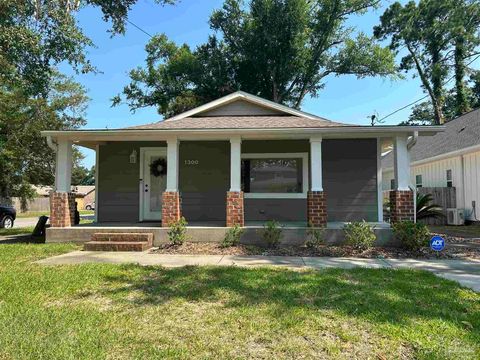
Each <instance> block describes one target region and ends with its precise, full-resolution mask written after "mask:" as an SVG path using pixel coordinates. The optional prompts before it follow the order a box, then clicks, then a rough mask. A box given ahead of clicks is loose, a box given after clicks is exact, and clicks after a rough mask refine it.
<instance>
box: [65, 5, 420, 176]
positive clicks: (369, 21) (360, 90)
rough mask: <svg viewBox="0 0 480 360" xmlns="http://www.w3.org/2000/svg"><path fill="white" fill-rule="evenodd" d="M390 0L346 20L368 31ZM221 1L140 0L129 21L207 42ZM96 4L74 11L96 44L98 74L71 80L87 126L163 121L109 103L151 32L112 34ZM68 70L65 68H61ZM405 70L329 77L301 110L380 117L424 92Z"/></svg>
mask: <svg viewBox="0 0 480 360" xmlns="http://www.w3.org/2000/svg"><path fill="white" fill-rule="evenodd" d="M391 2H392V1H384V7H383V8H381V9H378V10H375V11H370V12H369V13H367V14H365V15H362V16H359V17H354V18H352V19H350V20H349V25H352V26H356V27H357V29H358V30H361V31H363V32H365V33H367V34H369V35H370V34H371V33H372V28H373V26H374V25H376V24H378V22H379V17H380V15H381V14H382V13H383V10H384V9H385V7H388V6H389V5H390V4H391ZM222 4H223V0H181V2H179V3H178V4H177V5H175V6H165V7H163V6H160V5H158V4H156V3H155V2H154V0H139V1H138V3H137V4H136V5H134V7H133V8H132V11H131V12H130V13H129V20H130V21H131V22H133V23H134V24H136V25H138V26H139V27H141V28H142V29H143V30H145V31H146V32H147V33H149V34H157V33H165V34H166V35H167V36H168V38H169V39H170V40H173V41H175V42H176V43H177V44H181V43H186V44H188V45H189V46H191V47H192V48H194V47H196V46H197V45H199V44H201V43H203V42H205V41H206V40H207V38H208V35H209V34H211V30H210V29H209V26H208V19H209V17H210V15H211V13H212V11H213V10H214V9H218V8H220V7H221V6H222ZM101 16H102V15H101V12H100V10H98V9H95V8H92V7H87V8H84V9H82V10H81V11H80V12H79V13H78V21H79V24H80V26H81V27H82V28H83V30H84V32H85V34H86V35H87V36H89V37H90V38H91V39H92V40H93V42H94V43H95V45H96V47H95V48H90V49H89V50H88V58H89V59H90V61H91V62H92V64H93V65H94V66H96V67H97V68H98V69H99V70H100V73H98V74H80V75H75V76H74V77H75V79H76V80H77V81H78V82H80V83H81V84H83V85H84V86H85V88H86V89H87V90H88V96H89V97H90V99H91V101H90V103H89V106H88V110H87V116H86V117H87V125H86V126H85V127H84V128H86V129H105V128H109V129H112V128H121V127H126V126H133V125H139V124H144V123H150V122H155V121H159V120H161V116H160V115H159V114H158V113H157V111H156V109H155V108H153V107H152V108H144V109H140V110H137V111H136V112H135V113H132V112H131V111H130V109H129V108H128V106H127V105H120V106H118V107H113V108H112V107H111V100H110V99H111V98H112V97H113V96H115V95H116V94H119V93H120V92H121V91H122V89H123V87H124V86H125V85H127V84H128V83H129V77H128V72H129V70H131V69H133V68H135V67H138V66H143V65H144V64H145V55H146V53H145V50H144V49H145V45H146V44H147V42H148V40H149V36H148V35H147V34H145V33H143V32H142V31H140V30H138V29H137V28H135V27H134V26H132V25H130V24H127V31H126V34H125V35H117V36H114V37H111V34H110V33H108V29H109V28H110V24H108V23H105V22H104V21H102V18H101ZM61 70H63V71H64V72H67V73H69V72H70V73H71V71H69V69H68V68H66V67H65V68H61ZM411 75H412V74H408V75H407V76H406V78H405V79H404V80H395V81H391V80H388V79H382V78H371V77H370V78H365V79H357V78H356V77H354V76H340V77H335V76H330V77H327V78H326V80H325V88H324V90H322V91H321V92H320V94H319V97H317V98H307V99H306V100H305V101H304V103H303V105H302V110H304V111H306V112H309V113H313V114H316V115H319V116H322V117H325V118H327V119H330V120H334V121H340V122H346V123H351V124H362V125H367V124H369V119H368V118H367V117H368V116H369V115H372V114H373V113H374V112H376V113H378V114H379V115H380V117H383V116H385V115H387V114H389V113H391V112H392V111H395V110H397V109H398V108H400V107H402V106H404V105H407V104H409V103H411V102H412V101H415V100H417V99H418V98H420V97H422V96H424V93H423V92H422V89H421V88H420V84H419V81H418V79H413V78H412V76H411ZM409 113H410V109H409V108H407V109H406V110H403V111H400V112H398V113H396V114H395V115H392V116H390V117H389V118H388V119H387V120H386V122H385V124H398V123H399V122H401V121H403V120H406V119H407V118H408V115H409ZM81 150H82V152H83V153H84V154H85V155H86V158H85V159H84V165H85V166H87V167H91V166H92V165H94V163H95V154H94V152H93V151H91V150H87V149H85V150H84V149H83V148H82V149H81Z"/></svg>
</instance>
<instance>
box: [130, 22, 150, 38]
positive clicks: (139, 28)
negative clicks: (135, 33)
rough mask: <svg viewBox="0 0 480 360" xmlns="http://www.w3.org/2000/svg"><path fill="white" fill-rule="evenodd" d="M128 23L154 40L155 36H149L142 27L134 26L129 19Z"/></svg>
mask: <svg viewBox="0 0 480 360" xmlns="http://www.w3.org/2000/svg"><path fill="white" fill-rule="evenodd" d="M127 22H128V23H129V24H130V25H133V26H135V27H136V28H137V29H138V30H140V31H141V32H143V33H144V34H147V35H148V36H150V37H151V38H153V35H151V34H149V33H148V32H146V31H145V30H143V29H142V28H141V27H140V26H138V25H136V24H134V23H133V22H131V21H130V20H128V19H127Z"/></svg>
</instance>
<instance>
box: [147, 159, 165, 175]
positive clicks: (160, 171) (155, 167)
mask: <svg viewBox="0 0 480 360" xmlns="http://www.w3.org/2000/svg"><path fill="white" fill-rule="evenodd" d="M166 173H167V161H166V160H165V159H162V158H160V159H157V160H155V161H153V162H152V163H151V164H150V174H152V175H153V176H155V177H159V176H161V175H165V174H166Z"/></svg>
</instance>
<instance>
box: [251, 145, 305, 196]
mask: <svg viewBox="0 0 480 360" xmlns="http://www.w3.org/2000/svg"><path fill="white" fill-rule="evenodd" d="M307 166H308V157H307V154H288V155H287V154H244V155H243V159H242V190H243V191H244V192H245V197H257V198H258V197H265V198H269V197H287V198H288V197H303V196H304V195H305V196H306V191H307V189H308V187H307V186H308V185H307V184H306V181H307V180H306V179H307V178H308V176H306V171H307Z"/></svg>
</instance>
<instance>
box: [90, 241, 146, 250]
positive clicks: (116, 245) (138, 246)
mask: <svg viewBox="0 0 480 360" xmlns="http://www.w3.org/2000/svg"><path fill="white" fill-rule="evenodd" d="M151 247H152V244H151V243H150V242H147V241H89V242H86V243H85V244H84V245H83V250H85V251H145V250H147V249H150V248H151Z"/></svg>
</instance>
